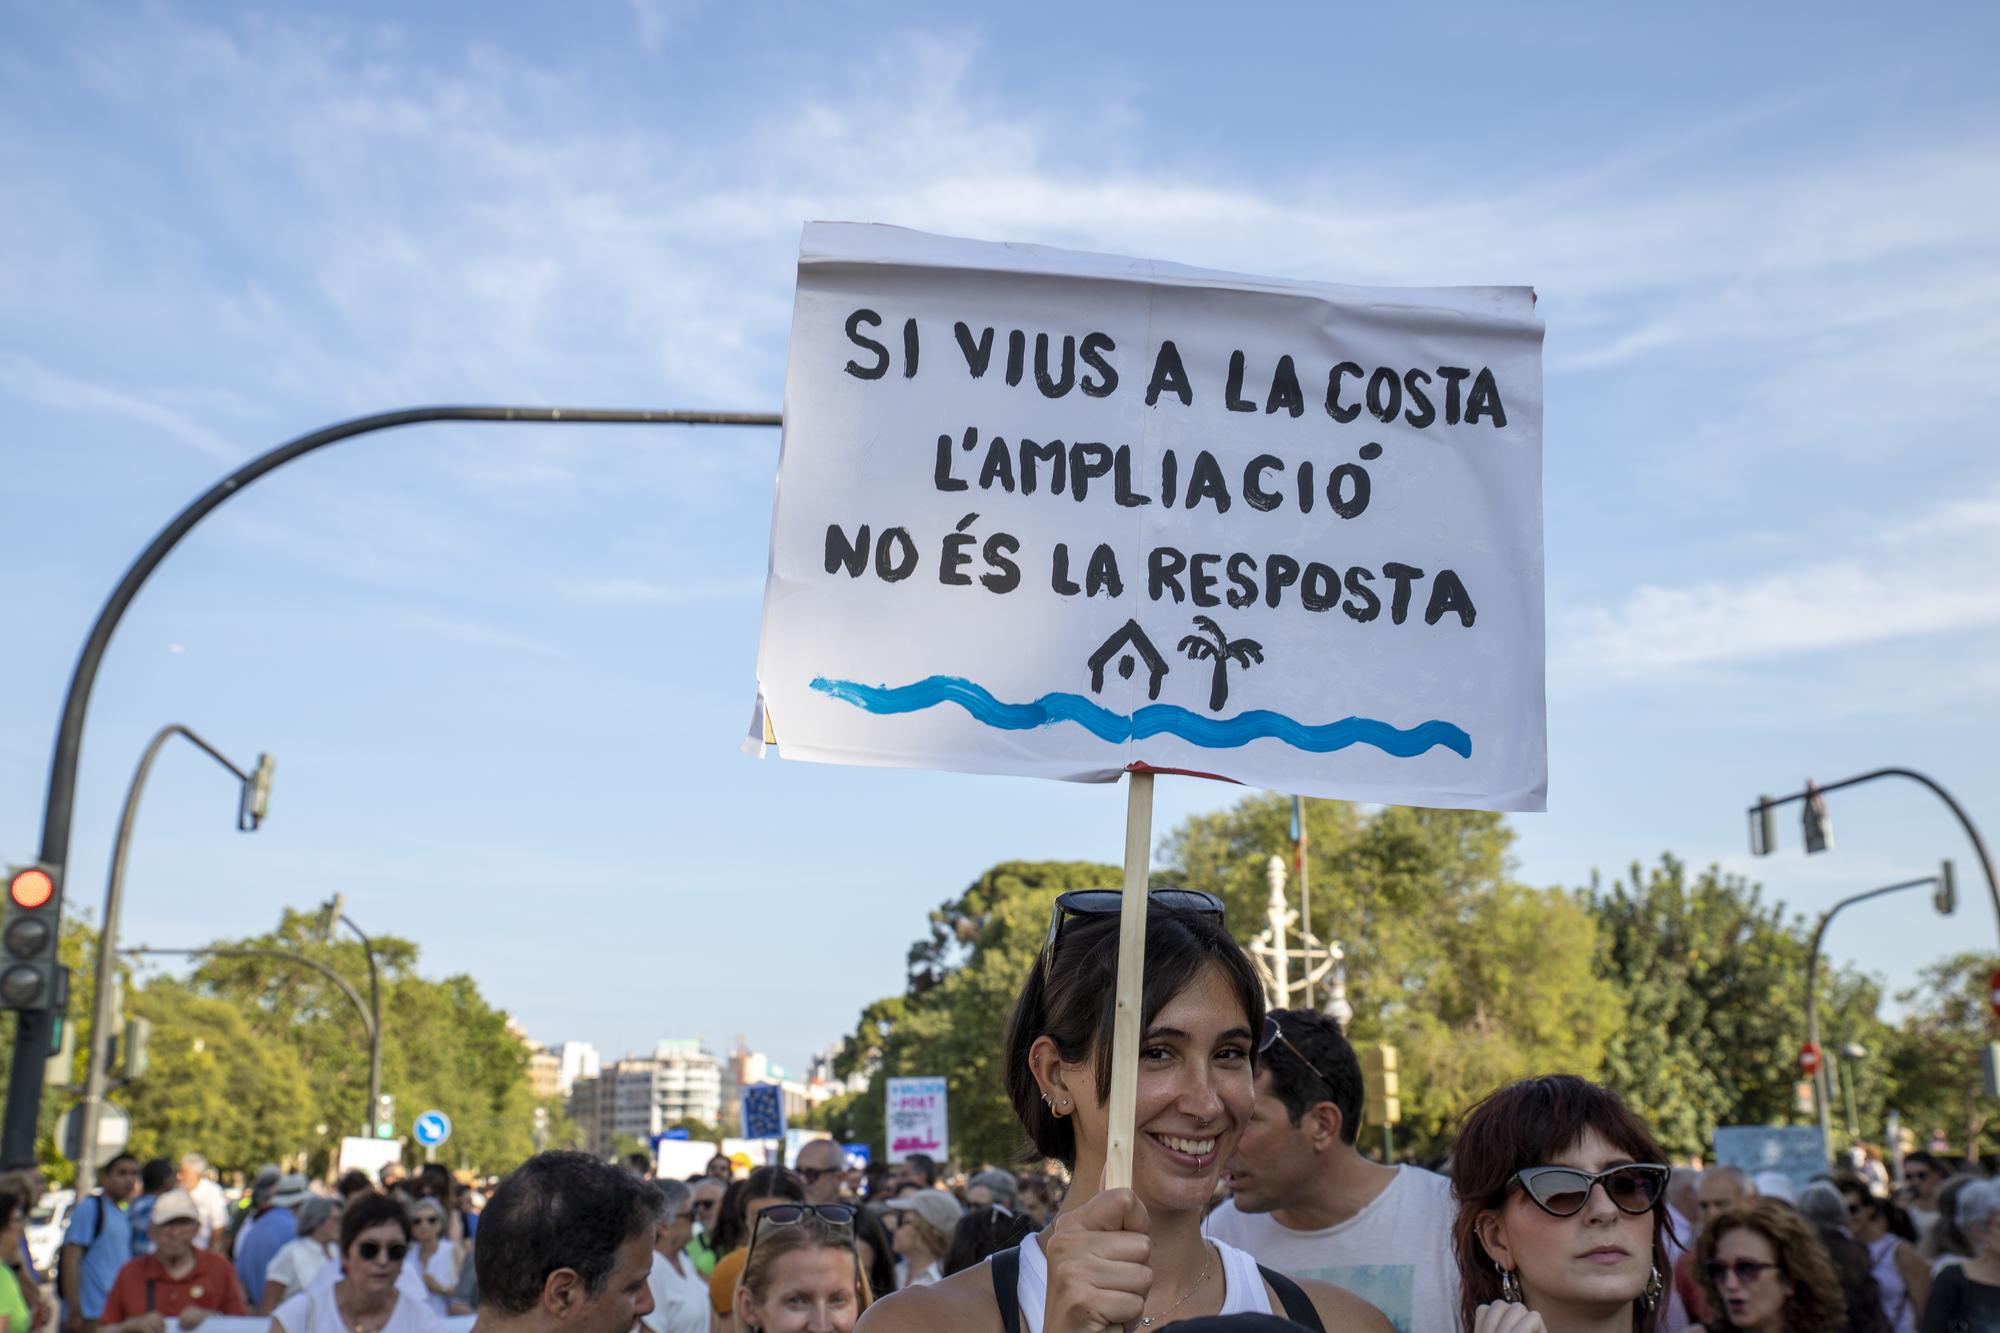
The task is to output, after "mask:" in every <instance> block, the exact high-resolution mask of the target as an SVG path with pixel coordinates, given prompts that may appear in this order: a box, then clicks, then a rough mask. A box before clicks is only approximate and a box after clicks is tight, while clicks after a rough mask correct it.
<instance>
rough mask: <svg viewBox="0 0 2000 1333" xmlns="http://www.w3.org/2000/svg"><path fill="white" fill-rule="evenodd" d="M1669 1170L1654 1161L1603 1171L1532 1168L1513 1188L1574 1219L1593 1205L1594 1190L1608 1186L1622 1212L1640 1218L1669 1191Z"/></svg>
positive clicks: (1607, 1194)
mask: <svg viewBox="0 0 2000 1333" xmlns="http://www.w3.org/2000/svg"><path fill="white" fill-rule="evenodd" d="M1670 1174H1671V1172H1670V1171H1669V1169H1668V1168H1667V1167H1665V1166H1661V1165H1659V1164H1658V1163H1654V1162H1631V1163H1627V1164H1626V1165H1624V1166H1614V1167H1610V1168H1608V1169H1607V1170H1603V1171H1580V1170H1578V1169H1577V1168H1575V1167H1573V1166H1531V1167H1528V1168H1526V1169H1525V1170H1521V1171H1517V1172H1515V1173H1514V1179H1513V1180H1512V1181H1510V1182H1509V1184H1510V1185H1519V1186H1520V1187H1521V1189H1522V1191H1523V1192H1524V1193H1526V1194H1527V1196H1528V1197H1529V1198H1530V1199H1532V1200H1534V1203H1535V1206H1536V1207H1537V1208H1539V1209H1541V1210H1542V1211H1543V1212H1545V1213H1547V1214H1548V1215H1549V1216H1551V1217H1574V1216H1576V1215H1577V1214H1578V1213H1580V1212H1582V1211H1583V1206H1584V1205H1585V1204H1587V1203H1589V1202H1590V1191H1591V1190H1592V1189H1593V1188H1595V1187H1596V1186H1597V1185H1599V1184H1602V1185H1603V1186H1604V1197H1605V1198H1607V1199H1609V1200H1611V1202H1612V1203H1613V1204H1614V1205H1615V1206H1616V1207H1617V1209H1618V1211H1619V1212H1621V1213H1630V1214H1632V1215H1633V1216H1635V1217H1636V1216H1637V1215H1639V1214H1640V1213H1647V1212H1651V1211H1652V1210H1653V1208H1654V1207H1655V1206H1656V1205H1657V1204H1658V1203H1659V1202H1660V1199H1661V1197H1662V1196H1663V1195H1665V1194H1666V1192H1667V1177H1668V1176H1669V1175H1670Z"/></svg>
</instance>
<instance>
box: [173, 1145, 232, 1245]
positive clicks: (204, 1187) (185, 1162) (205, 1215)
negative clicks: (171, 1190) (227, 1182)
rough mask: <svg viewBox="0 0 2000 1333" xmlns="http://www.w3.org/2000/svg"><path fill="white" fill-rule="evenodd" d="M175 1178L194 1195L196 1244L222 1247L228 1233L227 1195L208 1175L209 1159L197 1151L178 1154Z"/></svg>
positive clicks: (191, 1195) (190, 1194)
mask: <svg viewBox="0 0 2000 1333" xmlns="http://www.w3.org/2000/svg"><path fill="white" fill-rule="evenodd" d="M177 1178H178V1180H179V1181H180V1187H181V1188H182V1189H184V1190H186V1191H187V1192H188V1194H189V1196H190V1197H192V1198H193V1199H194V1210H195V1213H196V1218H195V1220H196V1221H197V1222H198V1223H199V1224H200V1225H199V1226H198V1227H197V1228H196V1230H195V1233H194V1243H195V1248H197V1249H202V1250H205V1249H208V1248H209V1247H210V1246H211V1245H213V1246H214V1247H215V1248H217V1249H221V1248H222V1247H223V1245H224V1243H225V1241H226V1239H227V1237H228V1235H229V1199H228V1196H227V1195H225V1194H223V1192H222V1186H220V1185H218V1184H216V1183H215V1182H214V1181H212V1180H210V1179H209V1178H208V1159H207V1158H205V1157H203V1156H202V1155H201V1154H200V1153H198V1152H191V1153H189V1154H188V1155H187V1156H185V1157H183V1158H181V1161H180V1170H179V1172H178V1173H177Z"/></svg>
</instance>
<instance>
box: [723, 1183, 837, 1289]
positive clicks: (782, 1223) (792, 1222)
mask: <svg viewBox="0 0 2000 1333" xmlns="http://www.w3.org/2000/svg"><path fill="white" fill-rule="evenodd" d="M856 1211H857V1210H856V1208H855V1207H854V1205H853V1204H851V1203H774V1204H772V1205H771V1206H770V1207H768V1208H759V1209H758V1210H757V1215H756V1216H755V1217H754V1218H752V1219H751V1222H750V1251H749V1253H747V1254H745V1255H744V1256H743V1268H742V1271H743V1272H745V1273H747V1272H749V1271H750V1261H751V1260H752V1259H755V1258H756V1257H757V1237H758V1236H759V1235H760V1234H762V1233H763V1231H764V1229H765V1228H767V1227H789V1226H796V1225H798V1224H799V1223H800V1222H803V1221H805V1220H806V1219H807V1218H809V1217H812V1218H818V1219H819V1220H820V1221H822V1222H824V1223H826V1224H827V1225H828V1226H831V1227H836V1228H839V1229H841V1230H843V1231H845V1232H847V1234H848V1241H847V1244H846V1247H845V1248H846V1249H847V1251H848V1252H849V1253H850V1254H852V1255H853V1256H854V1278H855V1287H854V1289H855V1291H857V1292H859V1291H860V1290H861V1251H860V1249H859V1248H858V1247H856V1245H855V1244H854V1240H853V1236H854V1214H855V1212H856Z"/></svg>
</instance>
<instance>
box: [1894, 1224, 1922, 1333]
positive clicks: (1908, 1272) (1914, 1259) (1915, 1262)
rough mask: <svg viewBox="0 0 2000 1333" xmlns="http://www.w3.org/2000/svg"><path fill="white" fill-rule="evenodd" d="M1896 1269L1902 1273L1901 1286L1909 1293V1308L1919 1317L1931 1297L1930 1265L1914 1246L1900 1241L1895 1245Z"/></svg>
mask: <svg viewBox="0 0 2000 1333" xmlns="http://www.w3.org/2000/svg"><path fill="white" fill-rule="evenodd" d="M1896 1271H1897V1272H1899V1273H1901V1274H1902V1275H1903V1286H1904V1287H1905V1288H1907V1289H1908V1291H1909V1293H1910V1309H1911V1310H1912V1311H1914V1312H1915V1313H1916V1315H1917V1317H1918V1318H1919V1319H1921V1318H1922V1317H1923V1311H1924V1305H1925V1304H1926V1303H1927V1302H1928V1301H1929V1300H1930V1298H1931V1268H1930V1265H1929V1264H1927V1263H1925V1262H1924V1257H1923V1256H1922V1255H1921V1254H1918V1253H1917V1247H1916V1246H1914V1245H1912V1244H1910V1243H1909V1242H1908V1241H1902V1242H1899V1243H1898V1244H1897V1246H1896Z"/></svg>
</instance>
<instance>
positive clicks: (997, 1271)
mask: <svg viewBox="0 0 2000 1333" xmlns="http://www.w3.org/2000/svg"><path fill="white" fill-rule="evenodd" d="M987 1262H988V1263H989V1264H990V1265H991V1266H992V1269H993V1299H994V1300H996V1301H998V1302H999V1303H1000V1327H1001V1328H1002V1329H1004V1330H1006V1333H1021V1247H1020V1246H1018V1245H1016V1246H1014V1247H1013V1248H1012V1249H1007V1250H996V1251H995V1252H994V1254H993V1257H992V1258H991V1259H989V1260H988V1261H987Z"/></svg>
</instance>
